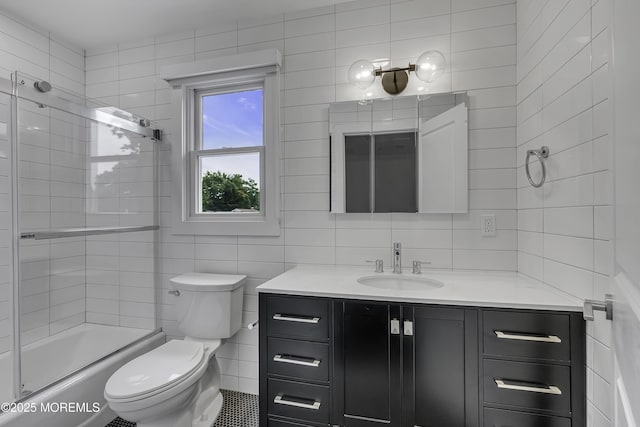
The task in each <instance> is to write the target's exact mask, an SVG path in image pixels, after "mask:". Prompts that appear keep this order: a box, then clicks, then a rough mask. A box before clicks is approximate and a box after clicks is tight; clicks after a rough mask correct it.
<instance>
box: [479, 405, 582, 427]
mask: <svg viewBox="0 0 640 427" xmlns="http://www.w3.org/2000/svg"><path fill="white" fill-rule="evenodd" d="M484 427H571V418H562V417H551V416H548V415H539V414H528V413H524V412H516V411H505V410H502V409H493V408H485V410H484Z"/></svg>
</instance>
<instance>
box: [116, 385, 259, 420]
mask: <svg viewBox="0 0 640 427" xmlns="http://www.w3.org/2000/svg"><path fill="white" fill-rule="evenodd" d="M222 396H223V397H224V406H223V407H222V412H220V416H219V417H218V419H217V420H216V422H215V424H214V425H213V427H257V426H258V396H256V395H253V394H247V393H239V392H237V391H229V390H222ZM106 427H135V423H130V422H129V421H125V420H123V419H121V418H116V419H115V420H113V421H111V422H110V423H109V424H107V426H106Z"/></svg>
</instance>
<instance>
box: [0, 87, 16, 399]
mask: <svg viewBox="0 0 640 427" xmlns="http://www.w3.org/2000/svg"><path fill="white" fill-rule="evenodd" d="M10 111H11V96H10V95H9V94H6V93H2V92H0V402H10V401H12V400H13V398H14V396H13V372H14V366H13V364H14V354H13V277H12V257H11V242H12V241H13V239H12V238H11V236H12V232H11V230H12V221H11V176H10V174H11V143H10V138H11V125H10V123H11V120H10V118H11V114H10Z"/></svg>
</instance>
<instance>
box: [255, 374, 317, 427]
mask: <svg viewBox="0 0 640 427" xmlns="http://www.w3.org/2000/svg"><path fill="white" fill-rule="evenodd" d="M267 389H268V391H267V396H268V402H267V405H268V411H269V414H272V415H278V416H281V417H287V418H296V419H299V420H306V421H312V422H316V423H323V424H328V423H329V387H327V386H322V385H312V384H305V383H299V382H294V381H286V380H276V379H273V378H270V379H269V380H268V385H267Z"/></svg>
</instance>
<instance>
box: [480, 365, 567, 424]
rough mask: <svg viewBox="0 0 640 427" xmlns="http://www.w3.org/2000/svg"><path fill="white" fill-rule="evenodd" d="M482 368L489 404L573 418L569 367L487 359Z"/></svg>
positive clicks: (485, 396)
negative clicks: (559, 414)
mask: <svg viewBox="0 0 640 427" xmlns="http://www.w3.org/2000/svg"><path fill="white" fill-rule="evenodd" d="M483 365H484V375H483V376H484V378H483V390H484V401H485V402H486V403H494V404H503V405H512V406H517V407H520V408H529V409H539V410H545V411H553V412H557V413H563V414H566V415H567V416H569V415H570V412H571V370H570V368H569V367H568V366H559V365H547V364H541V363H527V362H511V361H505V360H487V359H485V360H484V362H483Z"/></svg>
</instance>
